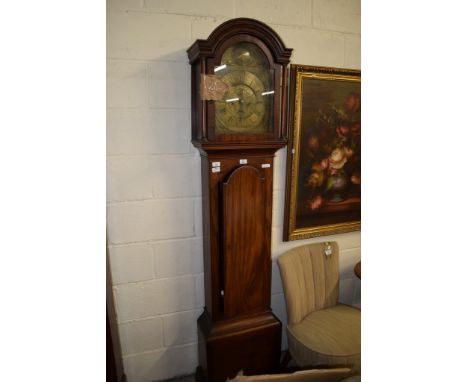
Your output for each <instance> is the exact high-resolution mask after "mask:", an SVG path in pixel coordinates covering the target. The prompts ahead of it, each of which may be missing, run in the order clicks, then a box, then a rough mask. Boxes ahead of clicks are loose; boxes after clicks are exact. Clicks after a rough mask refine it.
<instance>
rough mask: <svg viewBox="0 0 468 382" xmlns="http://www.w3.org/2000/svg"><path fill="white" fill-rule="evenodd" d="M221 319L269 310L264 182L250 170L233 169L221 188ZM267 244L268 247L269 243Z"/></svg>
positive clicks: (246, 167) (246, 168)
mask: <svg viewBox="0 0 468 382" xmlns="http://www.w3.org/2000/svg"><path fill="white" fill-rule="evenodd" d="M222 189H223V191H222V198H223V224H224V227H223V262H224V272H223V273H224V317H225V318H229V317H234V316H236V315H238V314H243V313H247V312H250V311H254V310H256V309H257V310H258V309H259V308H260V309H261V308H268V305H269V300H267V299H265V298H264V293H263V290H264V286H265V282H266V281H267V280H266V279H267V277H266V275H267V274H268V271H269V269H268V265H269V263H268V262H267V261H269V259H267V258H266V256H263V254H264V253H266V252H265V246H266V242H265V240H264V238H265V237H266V236H268V235H267V233H266V228H267V227H266V221H265V216H266V198H265V194H266V192H265V191H266V190H265V178H264V177H263V176H262V174H261V172H260V171H259V170H258V169H256V168H255V167H253V166H242V167H239V168H237V169H235V170H234V171H233V172H232V173H231V174H230V175H229V176H228V178H227V180H226V181H225V182H223V185H222ZM268 244H269V243H268Z"/></svg>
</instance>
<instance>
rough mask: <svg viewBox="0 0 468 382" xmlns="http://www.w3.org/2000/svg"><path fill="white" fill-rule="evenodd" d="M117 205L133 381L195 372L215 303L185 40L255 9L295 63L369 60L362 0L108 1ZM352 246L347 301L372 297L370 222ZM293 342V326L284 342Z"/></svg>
mask: <svg viewBox="0 0 468 382" xmlns="http://www.w3.org/2000/svg"><path fill="white" fill-rule="evenodd" d="M107 12H108V15H107V107H108V111H107V155H108V161H107V199H108V206H107V215H108V227H107V230H108V238H109V255H110V264H111V272H112V278H113V283H114V295H115V300H116V308H117V315H118V317H117V318H118V322H119V330H120V335H121V342H122V350H123V356H124V367H125V371H126V374H127V377H128V380H129V382H149V381H158V380H162V379H168V378H172V377H174V376H177V375H184V374H190V373H193V372H194V370H195V367H196V366H197V363H198V354H197V345H196V341H197V338H196V318H197V317H198V316H199V315H200V313H201V311H202V308H203V306H204V286H203V273H202V272H203V262H202V234H203V232H202V225H201V216H202V214H201V183H200V159H199V154H198V152H197V151H195V150H194V148H193V147H192V145H191V143H190V66H189V65H188V60H187V55H186V52H185V50H186V49H187V48H188V47H189V46H190V45H191V44H192V42H193V41H194V40H195V39H197V38H207V37H208V35H209V34H210V33H211V32H212V31H213V29H214V28H216V27H217V26H218V25H219V24H221V23H222V22H224V21H226V20H228V19H230V18H233V17H252V18H257V19H259V20H261V21H264V22H266V23H267V24H269V25H270V26H271V27H272V28H273V29H275V30H276V31H277V32H278V34H279V35H280V36H281V37H282V38H283V40H284V42H285V44H286V45H287V46H288V47H291V48H294V53H293V56H292V62H293V63H300V64H306V65H323V66H337V67H348V68H357V69H359V68H360V63H361V60H360V50H361V49H360V2H359V0H290V1H284V0H258V1H248V0H218V1H216V0H198V1H192V0H108V1H107ZM274 166H275V168H274V179H273V188H274V192H273V231H272V257H273V268H272V269H273V271H272V308H273V311H274V312H275V314H276V315H277V316H278V317H279V318H280V319H281V320H282V321H283V323H284V324H286V309H285V304H284V295H283V288H282V284H281V278H280V274H279V270H278V266H277V264H276V258H277V257H278V256H279V255H280V254H281V253H283V252H284V251H286V250H288V249H290V248H292V247H295V246H298V245H302V244H305V243H309V242H316V241H321V240H323V239H320V238H317V239H310V240H303V241H300V242H297V241H296V242H288V243H285V242H283V241H282V225H283V209H284V196H285V183H284V178H285V171H286V150H285V149H282V150H279V151H278V152H277V154H276V157H275V162H274ZM327 240H336V241H338V243H339V245H340V248H341V259H340V260H341V261H340V272H341V286H340V301H343V302H347V303H355V304H360V300H361V290H360V282H359V280H357V279H356V277H355V276H354V273H353V267H354V264H355V263H356V262H357V261H358V259H359V258H360V233H359V232H354V233H349V234H343V235H334V236H330V237H327ZM286 347H287V341H286V338H285V336H283V348H286Z"/></svg>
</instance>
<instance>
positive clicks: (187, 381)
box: [164, 375, 195, 382]
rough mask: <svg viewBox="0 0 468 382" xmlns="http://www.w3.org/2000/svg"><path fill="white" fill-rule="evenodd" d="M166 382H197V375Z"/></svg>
mask: <svg viewBox="0 0 468 382" xmlns="http://www.w3.org/2000/svg"><path fill="white" fill-rule="evenodd" d="M164 382H195V375H187V376H186V377H179V378H173V379H168V380H166V381H164Z"/></svg>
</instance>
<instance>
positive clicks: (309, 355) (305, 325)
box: [278, 242, 361, 373]
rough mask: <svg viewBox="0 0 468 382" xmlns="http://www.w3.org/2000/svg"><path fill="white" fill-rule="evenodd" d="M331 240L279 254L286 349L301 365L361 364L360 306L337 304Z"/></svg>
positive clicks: (335, 249)
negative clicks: (285, 318) (286, 322)
mask: <svg viewBox="0 0 468 382" xmlns="http://www.w3.org/2000/svg"><path fill="white" fill-rule="evenodd" d="M338 262H339V248H338V244H337V243H336V242H328V243H315V244H308V245H304V246H301V247H297V248H294V249H292V250H290V251H288V252H286V253H285V254H283V255H281V256H280V257H279V258H278V265H279V269H280V272H281V279H282V281H283V288H284V295H285V299H286V309H287V314H288V325H287V329H286V331H287V336H288V343H289V353H290V354H291V357H292V358H293V359H294V360H295V361H296V363H297V364H298V365H299V366H300V367H302V368H308V367H316V366H322V365H323V366H324V365H328V366H348V367H350V368H352V370H353V373H355V372H358V371H360V369H361V311H360V310H359V309H356V308H353V307H351V306H348V305H344V304H340V303H338V293H339V269H338V266H339V263H338Z"/></svg>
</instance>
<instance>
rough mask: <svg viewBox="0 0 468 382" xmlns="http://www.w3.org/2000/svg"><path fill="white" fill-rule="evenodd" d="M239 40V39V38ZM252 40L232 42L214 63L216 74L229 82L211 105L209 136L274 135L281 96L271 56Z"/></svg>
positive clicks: (246, 137) (255, 137) (232, 138)
mask: <svg viewBox="0 0 468 382" xmlns="http://www.w3.org/2000/svg"><path fill="white" fill-rule="evenodd" d="M237 40H239V39H237ZM260 46H261V44H260V45H257V44H255V43H253V42H248V41H242V39H240V41H239V42H235V43H231V45H229V46H228V47H227V48H226V49H225V50H224V52H223V53H222V55H221V57H220V58H219V59H215V60H214V61H213V63H212V65H211V66H212V68H211V70H212V72H213V74H214V75H215V76H216V77H217V78H218V79H219V80H221V81H222V82H223V83H224V84H225V85H227V90H226V91H225V92H224V94H223V96H222V98H221V99H220V100H216V101H210V103H209V104H208V110H209V111H208V124H209V129H208V135H209V138H210V139H216V140H224V141H235V140H239V139H241V140H247V141H252V140H259V139H267V138H268V137H270V138H271V137H273V135H274V132H273V130H274V126H275V112H274V111H275V106H277V103H278V102H279V99H280V97H279V96H277V95H276V94H275V85H277V81H278V80H279V78H277V77H278V76H279V74H280V73H281V71H279V72H278V71H276V72H275V64H273V63H271V62H270V60H271V57H270V58H269V57H268V55H267V54H266V53H265V51H263V50H262V49H261V48H260Z"/></svg>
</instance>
